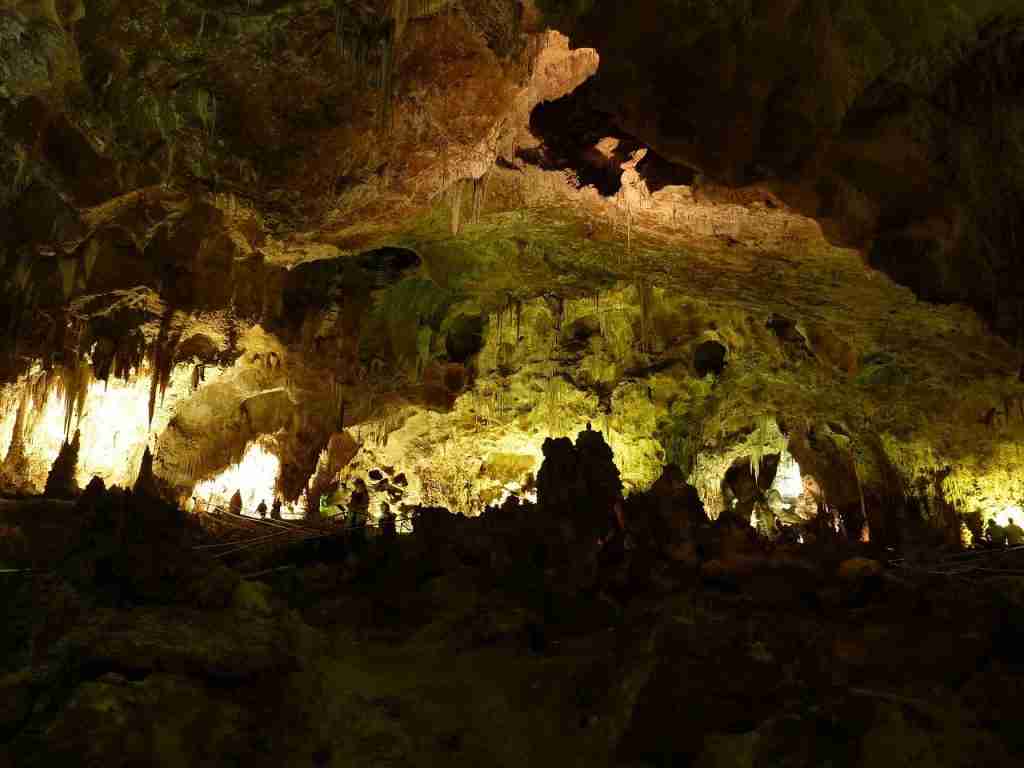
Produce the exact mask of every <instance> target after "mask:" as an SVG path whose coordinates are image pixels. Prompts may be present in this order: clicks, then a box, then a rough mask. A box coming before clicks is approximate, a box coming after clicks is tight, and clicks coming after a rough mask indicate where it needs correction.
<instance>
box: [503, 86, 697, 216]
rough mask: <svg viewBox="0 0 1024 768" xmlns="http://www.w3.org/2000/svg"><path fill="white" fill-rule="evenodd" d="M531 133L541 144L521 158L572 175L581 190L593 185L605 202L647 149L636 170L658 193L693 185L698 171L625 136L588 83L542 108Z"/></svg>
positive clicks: (534, 115) (523, 151) (532, 118)
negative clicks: (625, 169) (632, 160)
mask: <svg viewBox="0 0 1024 768" xmlns="http://www.w3.org/2000/svg"><path fill="white" fill-rule="evenodd" d="M530 132H531V133H532V134H533V135H534V136H535V137H536V138H537V139H538V140H539V141H540V144H539V145H538V146H536V147H531V148H524V149H521V150H519V151H518V153H517V156H518V157H519V158H520V159H521V160H523V161H524V162H527V163H530V164H531V165H536V166H538V167H540V168H543V169H544V170H558V171H569V172H572V173H574V174H575V176H576V179H577V180H578V182H579V186H581V187H585V186H593V187H594V188H596V189H597V191H598V192H599V193H600V194H601V195H602V196H604V197H613V196H614V195H616V194H617V193H618V192H619V190H620V189H621V187H622V170H623V169H622V164H623V163H626V162H628V161H629V160H630V158H631V157H632V156H633V154H634V153H636V152H637V151H639V150H644V149H646V150H647V152H646V155H645V156H644V158H643V159H642V160H640V162H639V163H637V165H636V171H637V173H638V174H639V175H640V177H641V178H642V179H643V180H644V182H646V184H647V188H648V189H649V190H650V191H651V192H652V193H653V192H657V191H658V190H660V189H663V188H664V187H667V186H675V185H692V184H693V181H694V178H695V176H696V174H695V172H694V171H693V170H692V169H690V168H688V167H687V166H685V165H681V164H678V163H673V162H671V161H670V160H667V159H666V158H664V157H663V156H661V155H659V154H658V153H657V152H656V151H654V150H653V149H651V148H650V147H648V146H647V145H645V144H644V143H643V142H641V141H640V140H638V139H637V138H635V137H633V136H631V135H630V134H629V133H627V132H626V131H623V130H622V129H621V128H620V127H619V126H618V125H617V123H616V121H615V117H614V115H612V114H611V113H609V112H606V111H604V110H602V109H600V108H599V107H598V106H595V99H594V92H593V86H592V85H591V83H590V82H589V81H588V82H587V83H584V84H583V85H582V86H580V87H579V88H577V89H576V90H575V91H573V92H572V93H570V94H568V95H567V96H563V97H561V98H559V99H555V100H554V101H547V102H543V103H541V104H539V105H537V106H536V107H535V108H534V110H533V112H532V113H531V114H530Z"/></svg>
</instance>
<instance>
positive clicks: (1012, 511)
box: [992, 504, 1024, 528]
mask: <svg viewBox="0 0 1024 768" xmlns="http://www.w3.org/2000/svg"><path fill="white" fill-rule="evenodd" d="M992 519H994V520H995V521H996V523H997V524H999V525H1001V526H1003V527H1004V528H1005V527H1006V526H1007V525H1009V524H1010V520H1013V522H1014V523H1016V524H1017V525H1021V524H1022V523H1024V507H1020V506H1018V505H1016V504H1010V505H1008V506H1005V507H1003V508H1002V509H1001V510H999V511H998V512H996V513H995V514H994V515H993V516H992Z"/></svg>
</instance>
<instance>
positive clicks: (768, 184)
mask: <svg viewBox="0 0 1024 768" xmlns="http://www.w3.org/2000/svg"><path fill="white" fill-rule="evenodd" d="M1021 94H1024V3H1021V2H1020V0H986V1H985V2H979V1H978V0H974V1H973V2H966V0H963V1H961V0H941V2H937V1H936V0H928V2H925V0H913V1H912V2H906V3H902V4H899V5H898V6H897V5H895V4H891V3H876V2H872V1H871V0H844V1H843V2H831V3H820V2H812V1H811V0H777V1H776V2H769V3H752V2H750V0H730V1H729V2H712V0H690V1H689V2H677V1H673V0H644V1H641V2H633V3H614V2H597V1H593V2H591V1H586V2H579V1H577V2H560V1H559V0H544V1H543V2H541V1H539V0H538V2H536V3H534V2H526V3H520V2H517V1H516V0H461V1H460V2H446V0H394V2H391V1H390V0H389V1H388V2H384V1H383V0H362V1H360V2H354V1H350V0H333V1H330V0H295V1H294V2H289V1H288V0H247V1H246V2H216V3H214V2H205V0H119V1H117V0H94V1H89V2H86V1H85V0H0V286H2V291H3V294H2V295H3V302H2V309H0V326H2V329H3V332H4V333H5V338H4V342H3V347H2V354H0V382H2V383H3V384H4V388H3V389H2V390H0V405H2V407H0V454H3V455H6V462H5V464H6V469H5V477H6V478H7V480H8V481H10V480H11V478H12V477H13V475H14V474H16V471H15V470H17V471H18V472H20V473H21V474H20V477H21V480H22V482H23V483H24V482H25V480H26V478H28V479H30V480H31V483H29V484H30V485H31V484H35V485H39V484H40V483H41V482H42V481H45V474H46V470H47V469H48V466H49V462H51V461H52V460H53V454H54V452H55V451H56V449H57V448H58V447H59V444H60V442H61V440H62V439H63V437H66V436H67V435H66V432H67V430H68V429H71V428H73V426H74V425H75V424H77V425H78V426H79V427H80V428H81V429H82V430H83V439H84V440H85V441H86V442H88V441H90V440H92V441H94V442H95V441H99V440H100V435H102V434H106V432H109V431H110V430H109V428H107V427H106V425H107V424H108V423H109V421H110V420H111V419H115V420H116V419H121V420H122V421H126V422H131V426H130V427H129V426H124V428H123V430H122V431H123V432H124V434H125V435H126V436H125V437H122V438H112V439H113V443H111V444H110V445H106V444H105V447H104V449H103V455H102V457H99V458H98V457H97V456H95V455H93V456H92V457H90V452H89V450H86V451H85V452H84V455H83V462H82V466H81V467H80V473H85V474H88V473H90V472H96V473H99V474H101V475H102V474H105V475H106V477H107V479H108V480H119V481H125V480H126V479H127V478H126V477H121V476H120V475H119V474H118V473H119V472H122V473H124V472H128V471H129V470H128V469H125V468H126V467H127V468H133V467H135V466H137V464H138V461H140V460H141V454H142V451H143V450H144V449H145V447H147V446H148V447H149V448H150V449H151V450H152V451H153V452H154V455H155V468H156V470H157V473H158V475H159V476H160V477H161V478H162V480H163V482H164V483H165V484H166V486H167V487H168V488H169V489H171V491H172V492H173V493H175V494H177V495H178V496H179V497H181V498H187V497H188V495H189V494H190V493H191V490H192V488H193V486H194V485H195V484H196V482H198V481H199V480H202V479H206V478H209V477H211V476H213V475H215V474H216V473H218V472H221V471H223V470H224V469H225V468H226V467H229V466H231V465H232V464H237V463H238V462H239V461H240V460H241V459H242V457H243V455H244V454H245V452H246V451H247V450H248V449H250V448H251V447H252V445H254V444H255V443H256V442H259V444H260V445H261V446H263V447H265V448H266V450H267V451H269V452H271V453H273V454H274V455H275V456H276V457H277V459H278V460H279V462H280V474H279V477H278V478H277V480H276V491H277V492H280V493H282V494H283V495H284V496H286V497H287V498H288V499H290V500H297V499H299V498H300V496H302V494H303V492H304V491H305V489H306V488H307V487H312V486H315V485H316V483H317V482H319V481H318V478H320V479H326V481H330V480H331V479H332V478H337V476H338V473H339V472H342V473H343V474H344V472H349V473H354V472H365V471H368V470H369V469H371V468H374V467H376V466H381V465H388V466H394V467H396V471H398V469H397V468H400V469H403V470H407V471H408V475H409V483H410V485H409V489H410V490H409V491H408V493H409V498H410V499H412V500H418V501H425V502H430V503H439V504H440V503H443V504H446V505H448V506H451V507H455V508H465V509H467V510H468V509H473V508H476V509H478V508H479V505H481V504H483V503H488V502H490V501H493V500H496V499H498V498H500V496H501V494H502V493H505V492H507V491H508V490H509V488H521V487H522V485H523V483H524V477H525V476H526V475H527V474H528V473H529V472H530V471H532V470H535V468H536V466H537V463H538V461H539V456H540V444H541V442H542V440H543V438H544V437H545V436H547V435H550V434H569V433H574V432H575V431H577V430H579V429H580V428H582V427H583V426H585V425H586V423H587V422H592V423H593V424H594V425H595V427H600V428H601V429H602V430H604V431H605V432H606V433H607V434H608V435H609V436H610V439H611V442H612V446H613V449H614V450H615V451H616V457H617V460H618V461H619V463H620V469H621V470H622V473H623V477H624V479H625V480H626V482H627V484H628V485H630V486H632V487H641V486H644V485H646V484H649V483H650V482H651V481H652V480H653V479H655V477H657V474H658V472H659V471H660V467H661V466H662V465H663V464H664V463H665V462H666V461H674V462H678V463H680V464H682V465H683V466H684V468H685V469H687V471H689V472H691V477H692V478H693V479H694V481H695V482H696V483H697V484H698V486H699V487H700V488H701V490H702V493H703V494H704V496H705V498H706V500H707V499H712V500H713V498H714V496H715V493H716V492H717V488H718V484H719V482H720V480H721V477H722V475H723V474H724V472H725V470H726V469H727V468H728V467H729V466H730V465H731V464H732V462H733V461H734V460H735V459H737V458H739V457H743V456H745V455H749V454H751V453H754V454H757V453H758V452H760V451H764V450H768V449H773V448H774V449H778V448H779V447H780V446H781V445H784V444H785V441H786V439H789V440H790V442H791V443H793V441H794V440H796V441H797V442H798V443H799V444H800V445H801V446H803V449H804V454H805V457H806V458H805V459H804V460H808V461H812V463H813V454H814V451H816V450H817V451H819V453H820V452H822V451H824V453H827V452H828V451H827V450H825V449H821V448H820V445H821V444H822V443H828V444H829V445H831V446H833V447H835V446H839V448H841V449H842V451H843V452H844V455H848V456H849V457H850V462H851V465H852V466H853V467H854V473H855V474H856V476H857V481H858V483H859V484H862V488H861V491H860V492H861V494H862V493H863V487H865V486H866V487H867V488H868V489H869V492H871V493H875V495H876V496H877V497H878V498H882V497H883V496H884V490H885V488H886V487H887V484H891V482H890V480H891V477H892V476H893V473H895V476H897V477H900V478H902V481H903V482H904V483H905V484H906V485H907V486H908V487H909V486H914V485H916V486H919V487H920V488H922V489H924V490H923V491H922V492H923V493H939V494H940V495H944V497H945V498H947V499H949V500H952V501H955V502H956V503H958V504H959V505H961V506H962V507H963V508H964V509H965V510H970V509H973V508H976V507H981V508H984V509H990V508H991V509H995V508H997V507H998V508H1002V507H1003V506H1005V505H1008V504H1015V503H1017V502H1018V501H1019V500H1020V499H1021V498H1022V497H1024V488H1020V487H1019V481H1018V480H1017V479H1016V478H1017V477H1018V476H1019V470H1020V469H1021V468H1022V467H1021V466H1020V465H1021V463H1022V460H1021V458H1020V456H1019V449H1018V447H1017V446H1018V441H1019V438H1020V437H1021V433H1022V431H1024V407H1022V406H1021V403H1022V402H1024V401H1022V397H1024V385H1022V384H1021V383H1020V376H1019V373H1020V371H1021V359H1020V353H1019V351H1018V349H1019V340H1020V330H1021V328H1022V327H1024V287H1022V283H1021V280H1022V277H1024V270H1022V268H1021V264H1020V258H1021V257H1020V253H1021V250H1020V247H1019V238H1020V233H1019V230H1020V226H1021V224H1020V223H1021V221H1022V215H1021V214H1022V212H1024V97H1022V96H1021ZM710 343H714V344H716V345H721V348H722V349H724V353H725V354H724V360H723V365H722V366H712V367H713V368H715V370H712V371H710V372H709V371H708V367H707V366H708V363H707V362H706V359H707V350H708V349H710V347H708V346H706V345H708V344H710ZM101 382H106V383H105V384H101ZM111 392H112V393H115V394H116V395H117V396H118V397H120V396H123V397H124V398H125V400H124V402H125V403H130V404H131V405H124V406H123V407H121V408H120V409H119V410H117V413H118V414H119V415H117V416H116V417H115V416H111V415H110V413H109V410H110V406H109V405H108V406H107V408H106V410H104V407H103V406H102V402H104V401H103V398H104V397H108V398H109V397H113V396H114V395H109V394H104V393H111ZM118 393H120V394H118ZM108 402H109V401H108ZM62 404H63V405H62ZM76 409H77V413H76ZM33 410H34V411H35V412H37V413H36V415H35V416H32V415H31V412H32V411H33ZM19 411H21V414H20V415H19ZM50 411H52V412H53V413H50ZM58 412H60V413H61V414H62V415H60V417H58V416H57V415H55V414H57V413H58ZM129 412H130V415H128V414H129ZM40 413H42V414H43V415H39V414H40ZM104 413H105V414H106V415H105V416H101V414H104ZM55 425H56V426H55ZM122 426H123V425H122ZM47 430H48V431H47ZM105 430H106V432H105ZM34 431H35V432H36V433H39V434H42V433H43V432H46V433H47V435H48V436H47V437H46V439H45V440H43V439H42V438H41V437H39V436H38V435H37V437H36V438H35V443H33V438H32V435H33V432H34ZM129 433H130V434H131V435H132V437H129V436H128V435H129ZM22 434H24V436H25V439H24V440H23V441H21V442H24V443H25V445H24V446H21V447H19V445H20V442H19V439H16V438H18V436H19V435H22ZM118 434H121V433H120V432H118ZM342 435H345V436H346V439H351V440H352V441H354V443H355V444H356V445H358V446H359V450H358V451H357V452H356V453H355V458H352V453H351V452H350V451H348V450H347V449H345V447H344V446H343V445H342V441H341V436H342ZM766 436H768V437H766ZM117 439H121V440H122V442H121V443H120V447H118V444H117ZM780 441H781V442H780ZM345 445H347V443H346V444H345ZM816 445H817V446H818V448H815V446H816ZM33 451H34V452H33ZM94 453H95V452H94ZM3 455H0V458H3ZM101 459H102V460H101ZM18 461H20V462H21V464H18ZM12 462H13V463H12ZM19 467H20V469H19ZM343 467H344V469H343ZM822 472H823V473H827V470H822ZM819 479H821V478H819ZM824 482H825V483H826V484H828V480H827V478H826V479H825V480H824ZM327 484H329V482H328V483H327ZM842 486H843V483H842V482H841V481H839V480H836V481H834V482H833V483H832V488H831V490H830V493H831V494H832V495H833V497H834V498H836V499H837V503H841V497H843V496H844V494H847V495H848V494H849V493H851V491H850V489H849V488H848V487H842ZM325 487H326V485H325ZM467 487H468V488H471V490H472V499H470V500H468V501H467V497H466V496H465V495H464V492H463V491H464V489H465V488H467ZM872 488H874V489H875V490H874V491H871V490H870V489H872ZM827 490H828V489H827ZM846 500H847V501H848V499H846ZM861 503H863V500H862V501H861Z"/></svg>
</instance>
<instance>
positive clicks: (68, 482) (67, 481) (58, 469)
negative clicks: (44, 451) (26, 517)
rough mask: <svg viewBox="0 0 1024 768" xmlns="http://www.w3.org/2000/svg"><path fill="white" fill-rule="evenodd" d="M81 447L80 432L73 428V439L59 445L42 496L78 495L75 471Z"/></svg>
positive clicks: (65, 496)
mask: <svg viewBox="0 0 1024 768" xmlns="http://www.w3.org/2000/svg"><path fill="white" fill-rule="evenodd" d="M80 448H81V433H80V432H79V431H78V430H75V437H74V439H73V440H72V441H71V442H70V443H68V442H65V443H64V444H63V445H61V447H60V453H58V454H57V458H56V459H55V460H54V462H53V467H52V468H51V469H50V474H49V476H48V477H47V478H46V489H45V490H44V491H43V495H44V496H49V497H51V498H55V499H70V498H72V497H74V496H76V495H78V492H79V487H78V482H77V481H76V480H75V473H76V472H77V469H78V452H79V449H80Z"/></svg>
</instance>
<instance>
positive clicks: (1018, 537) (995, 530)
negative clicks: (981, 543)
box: [985, 517, 1024, 547]
mask: <svg viewBox="0 0 1024 768" xmlns="http://www.w3.org/2000/svg"><path fill="white" fill-rule="evenodd" d="M985 540H986V542H987V543H988V545H989V546H992V547H1018V546H1020V545H1021V544H1024V528H1021V527H1020V526H1019V525H1017V524H1016V523H1015V522H1013V518H1012V517H1011V518H1008V519H1007V521H1006V525H1000V524H999V523H997V522H996V521H995V520H994V519H993V520H989V521H988V526H987V527H986V528H985Z"/></svg>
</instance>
